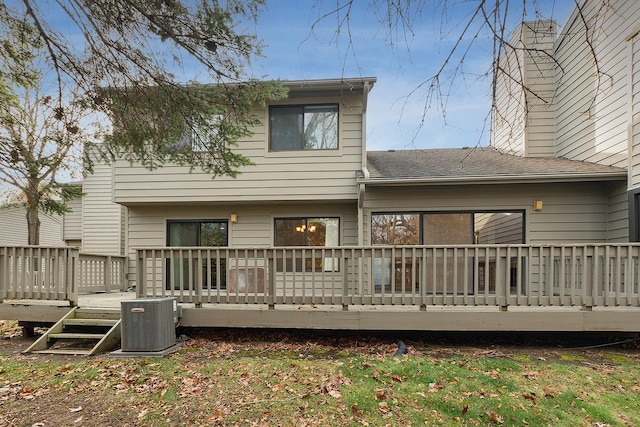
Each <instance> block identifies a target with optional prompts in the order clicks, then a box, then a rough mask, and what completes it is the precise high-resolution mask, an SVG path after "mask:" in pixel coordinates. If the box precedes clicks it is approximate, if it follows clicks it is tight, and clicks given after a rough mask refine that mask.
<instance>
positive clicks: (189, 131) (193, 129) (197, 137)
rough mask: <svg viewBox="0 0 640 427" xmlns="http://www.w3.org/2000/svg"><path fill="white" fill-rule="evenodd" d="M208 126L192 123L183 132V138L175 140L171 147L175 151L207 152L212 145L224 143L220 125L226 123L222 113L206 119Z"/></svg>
mask: <svg viewBox="0 0 640 427" xmlns="http://www.w3.org/2000/svg"><path fill="white" fill-rule="evenodd" d="M205 122H206V125H207V126H198V124H197V123H190V124H189V125H188V126H187V128H186V129H185V131H184V132H183V134H182V138H180V139H179V140H178V141H176V142H174V143H173V144H172V145H171V147H172V149H173V150H174V151H176V152H178V151H192V152H194V153H206V152H209V151H210V147H216V146H217V144H219V145H224V141H222V140H221V135H220V132H219V129H218V127H220V126H222V125H223V123H224V116H223V115H222V114H215V115H213V116H211V117H209V118H207V119H206V120H205Z"/></svg>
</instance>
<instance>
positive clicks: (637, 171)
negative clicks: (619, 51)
mask: <svg viewBox="0 0 640 427" xmlns="http://www.w3.org/2000/svg"><path fill="white" fill-rule="evenodd" d="M629 51H630V55H631V58H630V59H629V64H630V66H631V68H632V75H631V79H630V82H631V93H630V95H629V103H630V111H629V120H630V124H629V126H630V128H629V132H630V135H629V137H630V139H631V150H632V151H631V165H630V173H629V179H630V183H629V187H630V188H637V187H638V186H640V34H636V35H635V36H634V37H633V38H632V39H631V40H629Z"/></svg>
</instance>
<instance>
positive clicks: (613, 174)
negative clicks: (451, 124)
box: [360, 147, 627, 184]
mask: <svg viewBox="0 0 640 427" xmlns="http://www.w3.org/2000/svg"><path fill="white" fill-rule="evenodd" d="M367 169H368V170H369V173H370V177H365V178H362V179H361V180H360V181H361V182H365V183H376V182H377V183H388V184H401V183H405V182H406V183H411V182H420V183H434V184H435V183H446V182H476V183H480V182H487V181H500V182H519V181H528V182H530V181H538V182H543V181H546V182H553V181H578V180H593V181H603V180H605V181H606V180H624V179H626V177H627V171H626V170H625V169H622V168H617V167H612V166H604V165H599V164H595V163H588V162H580V161H576V160H566V159H558V158H546V157H545V158H542V157H520V156H513V155H509V154H502V153H500V152H499V151H498V150H496V149H494V148H491V147H489V148H474V149H470V148H445V149H431V150H397V151H396V150H389V151H370V152H368V153H367Z"/></svg>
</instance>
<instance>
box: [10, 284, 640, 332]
mask: <svg viewBox="0 0 640 427" xmlns="http://www.w3.org/2000/svg"><path fill="white" fill-rule="evenodd" d="M135 298H136V295H135V293H132V292H117V293H111V294H94V295H81V296H80V297H79V299H78V306H79V307H81V308H83V309H85V310H92V311H97V312H100V311H101V310H112V309H115V310H119V309H120V303H121V301H124V300H131V299H135ZM180 305H181V307H182V317H181V319H180V325H182V326H188V327H237V328H285V329H286V328H294V329H328V330H363V331H364V330H369V331H407V330H408V331H474V332H495V331H504V332H516V331H523V332H526V331H530V332H588V331H593V332H640V309H639V308H637V307H619V306H617V307H616V306H614V307H595V308H593V309H591V310H585V309H583V308H581V307H510V308H509V309H508V310H503V309H500V308H499V307H475V306H472V307H466V306H434V307H428V308H427V309H426V310H425V309H422V310H421V309H420V308H419V307H414V306H403V305H399V306H396V305H393V306H352V307H349V308H348V309H346V310H345V309H344V308H343V307H342V306H338V305H323V306H314V305H301V306H296V305H289V304H283V305H276V306H275V307H269V305H266V304H203V305H196V304H193V303H182V304H180ZM70 308H71V307H70V304H69V303H66V304H65V303H64V302H59V303H52V302H51V301H47V302H40V301H27V300H14V301H5V302H3V303H2V304H0V318H2V319H12V320H19V321H21V322H23V323H35V324H47V323H54V322H56V321H58V320H59V319H60V318H61V317H62V316H64V315H65V314H66V313H67V312H68V311H69V310H70Z"/></svg>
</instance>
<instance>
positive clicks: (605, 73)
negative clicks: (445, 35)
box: [492, 0, 640, 242]
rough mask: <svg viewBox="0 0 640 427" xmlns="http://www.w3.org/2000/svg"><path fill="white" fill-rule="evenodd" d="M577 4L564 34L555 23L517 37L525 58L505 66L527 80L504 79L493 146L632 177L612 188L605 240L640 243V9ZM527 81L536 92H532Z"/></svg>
mask: <svg viewBox="0 0 640 427" xmlns="http://www.w3.org/2000/svg"><path fill="white" fill-rule="evenodd" d="M578 3H579V4H578V6H577V7H576V9H575V10H574V11H573V13H572V14H571V16H570V17H569V20H568V21H567V23H566V24H565V25H564V27H563V28H562V30H561V32H560V34H559V35H558V34H557V27H556V25H555V23H553V22H550V21H543V22H532V23H524V24H523V25H521V26H520V27H519V28H518V29H517V30H516V31H515V32H514V34H513V37H512V39H511V45H513V46H519V47H520V48H522V50H519V51H518V53H517V54H515V53H512V54H510V55H505V56H503V57H502V58H501V66H502V67H503V68H504V69H507V70H510V71H511V73H510V74H511V76H518V75H520V76H522V78H521V79H520V81H514V80H512V79H511V78H509V77H504V76H503V77H502V78H501V79H498V81H497V86H496V93H498V95H499V96H498V98H497V102H496V105H497V108H496V109H495V110H494V115H493V130H494V131H493V134H492V146H494V147H495V148H496V149H498V150H500V151H501V152H503V153H510V154H515V155H518V156H526V157H542V158H553V157H555V158H565V159H573V160H578V161H582V162H585V164H587V163H595V164H600V165H606V166H614V167H618V168H622V169H624V170H626V171H627V173H628V177H627V179H626V180H623V181H619V182H617V183H615V182H612V183H610V184H608V185H607V190H606V193H605V194H606V196H607V197H608V202H607V204H606V210H605V211H603V213H604V214H605V218H606V219H605V221H606V222H605V224H603V225H605V226H606V229H607V241H610V242H625V241H633V242H636V241H639V240H640V227H639V226H638V221H639V215H640V209H638V205H639V201H640V166H639V165H640V121H639V120H638V117H640V26H639V25H638V23H639V22H640V3H638V2H637V1H635V0H617V1H612V2H605V3H603V2H602V1H597V0H582V1H580V2H578ZM585 23H586V27H585ZM527 48H529V50H527ZM547 52H548V53H549V55H547V54H546V53H547ZM596 58H597V61H596ZM520 83H522V84H523V85H524V87H526V88H527V89H529V90H531V91H532V92H533V93H532V92H528V93H526V92H525V90H524V89H523V87H522V86H521V85H520ZM579 212H580V215H583V214H584V213H583V211H582V210H581V211H579ZM561 228H562V225H561V224H558V229H561Z"/></svg>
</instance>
